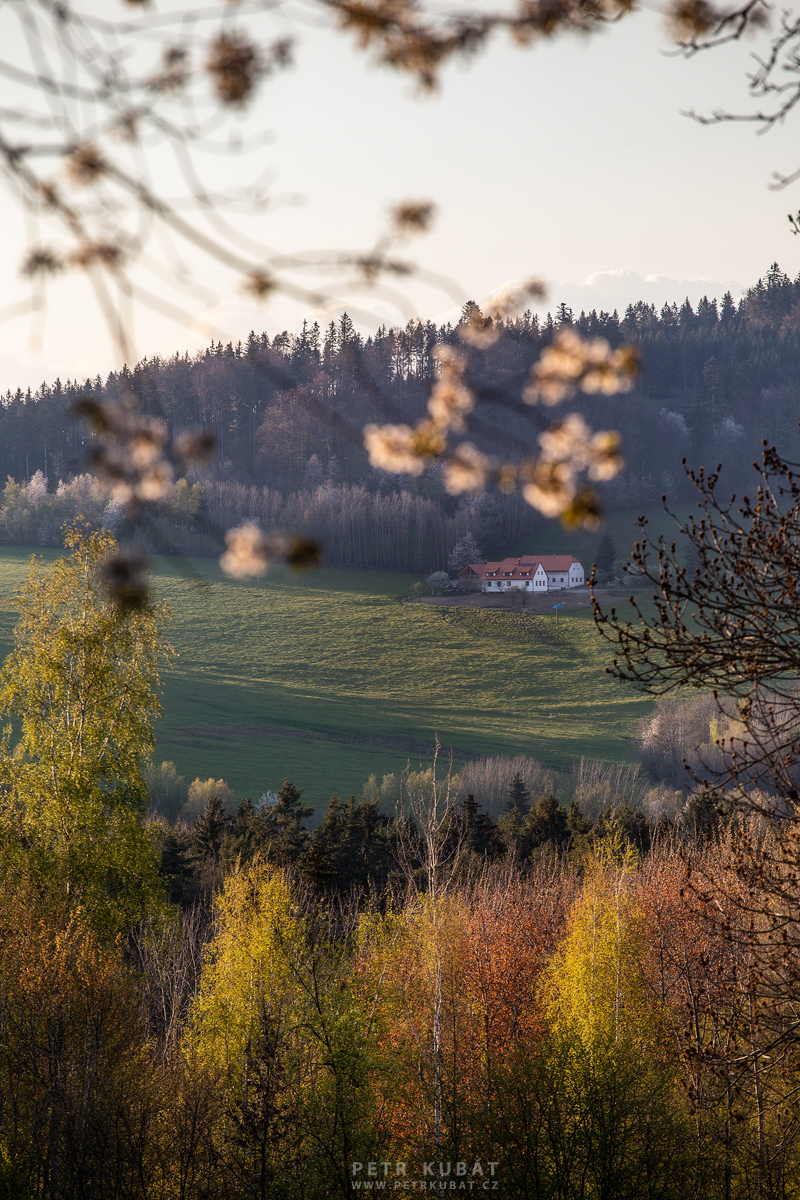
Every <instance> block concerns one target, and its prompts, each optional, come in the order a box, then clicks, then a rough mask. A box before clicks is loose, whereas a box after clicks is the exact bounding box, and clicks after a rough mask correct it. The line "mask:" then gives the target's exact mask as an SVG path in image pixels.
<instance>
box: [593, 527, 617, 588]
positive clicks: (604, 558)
mask: <svg viewBox="0 0 800 1200" xmlns="http://www.w3.org/2000/svg"><path fill="white" fill-rule="evenodd" d="M617 557H618V556H617V547H616V546H615V545H614V542H613V540H612V538H611V537H610V536H609V534H607V533H604V534H603V536H602V537H601V538H600V541H599V542H598V543H597V549H596V550H595V554H594V561H595V565H596V566H597V576H598V579H600V580H601V581H603V582H604V581H606V580H607V579H608V578H609V576H611V575H613V574H614V563H615V562H616V561H617Z"/></svg>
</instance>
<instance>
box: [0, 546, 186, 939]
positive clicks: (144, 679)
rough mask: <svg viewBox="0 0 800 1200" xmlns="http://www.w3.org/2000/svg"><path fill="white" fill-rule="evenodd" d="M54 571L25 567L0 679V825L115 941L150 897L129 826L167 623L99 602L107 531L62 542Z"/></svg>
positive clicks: (148, 865)
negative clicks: (0, 730)
mask: <svg viewBox="0 0 800 1200" xmlns="http://www.w3.org/2000/svg"><path fill="white" fill-rule="evenodd" d="M66 544H67V547H68V548H69V549H70V550H71V551H72V553H71V555H70V556H69V557H67V558H61V559H58V560H57V561H56V562H55V563H54V564H53V565H52V567H50V568H47V569H45V568H43V567H42V566H41V565H40V564H39V563H37V561H36V560H35V559H33V560H32V561H31V573H30V576H29V579H28V581H27V583H25V584H24V585H23V586H22V588H20V590H19V592H18V595H17V600H16V604H17V607H18V609H19V619H18V622H17V627H16V631H15V637H14V642H15V648H14V651H13V653H12V654H11V655H9V657H8V659H7V660H6V663H5V665H4V667H3V669H2V671H1V672H0V714H2V715H5V716H6V717H10V718H11V723H10V724H9V725H8V726H7V728H6V730H5V733H4V738H3V744H2V755H0V788H2V792H3V800H4V805H3V813H2V816H3V820H4V821H5V823H6V825H7V826H10V827H11V828H12V829H14V830H16V832H17V834H18V836H20V837H22V838H23V839H24V840H25V843H26V844H27V845H29V846H36V847H37V848H38V853H39V855H40V859H41V863H42V867H43V869H47V870H48V871H50V872H52V873H53V875H54V877H55V878H57V879H59V880H61V881H62V882H63V883H64V884H66V885H67V887H68V888H69V890H70V892H71V894H72V895H73V896H74V897H75V898H76V900H78V901H80V902H82V903H85V904H86V905H87V906H88V908H89V911H91V912H92V913H93V915H94V917H95V919H96V922H97V925H98V928H100V929H102V930H103V931H104V932H106V933H109V934H111V933H113V932H115V931H116V930H118V929H128V928H129V927H130V925H131V924H132V923H134V922H135V921H136V920H137V919H138V917H139V915H141V911H142V908H143V907H144V906H145V905H146V904H147V903H148V902H149V899H152V898H153V896H154V895H155V894H157V893H158V891H159V887H158V883H157V873H156V860H155V856H154V852H153V848H152V846H151V842H150V838H149V835H148V834H147V832H146V831H145V830H144V829H143V827H142V824H141V818H142V816H143V815H144V811H145V804H146V800H147V788H146V785H145V781H144V777H143V774H142V766H143V760H144V759H145V757H147V756H149V755H150V753H151V752H152V748H153V744H154V736H153V721H154V719H155V718H156V717H157V716H158V715H159V714H160V711H161V706H160V702H159V698H158V691H159V688H160V676H159V673H158V665H159V660H161V659H163V658H164V657H166V655H167V654H168V653H169V647H168V646H167V644H166V643H165V642H164V640H163V637H162V629H163V626H164V624H165V623H166V621H167V619H168V617H167V612H166V610H165V609H164V608H163V607H161V608H155V607H153V606H151V605H144V606H142V607H141V608H139V609H137V610H136V611H134V612H129V613H125V614H123V613H121V612H120V610H119V609H118V607H117V606H116V605H114V604H113V602H112V601H110V600H109V599H108V598H107V596H106V593H105V591H104V588H103V584H102V577H103V570H104V564H105V563H106V562H107V561H108V559H109V558H111V557H112V556H113V555H114V554H115V553H116V551H117V549H118V548H117V544H116V541H115V539H114V537H113V535H112V534H111V533H109V532H107V531H102V532H99V533H92V534H89V535H84V534H83V533H82V532H81V530H80V529H79V528H78V527H77V526H76V527H73V528H72V529H71V530H69V531H68V533H67V537H66Z"/></svg>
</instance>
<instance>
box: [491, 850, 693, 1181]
mask: <svg viewBox="0 0 800 1200" xmlns="http://www.w3.org/2000/svg"><path fill="white" fill-rule="evenodd" d="M635 866H636V858H635V854H634V852H633V851H632V850H631V849H630V848H629V847H627V846H626V845H625V843H624V840H623V839H622V837H621V836H620V833H619V830H618V829H615V828H613V827H612V830H611V832H610V835H609V836H608V837H606V838H605V839H603V841H602V842H600V844H599V845H597V846H596V847H595V849H594V852H593V856H592V858H591V859H590V860H589V862H588V863H587V866H586V871H585V875H584V879H583V885H582V888H581V891H580V894H579V895H578V897H577V899H576V900H575V902H574V904H573V905H572V908H571V910H570V912H569V915H568V920H567V928H566V932H565V935H564V937H563V939H562V941H561V944H560V945H559V946H558V948H557V949H556V951H555V953H554V954H553V955H552V958H551V960H550V963H549V964H548V967H547V969H546V971H545V974H544V983H543V988H542V1002H543V1008H544V1010H545V1013H546V1018H547V1026H548V1028H547V1032H546V1033H545V1034H544V1036H543V1037H542V1038H541V1040H539V1041H534V1042H528V1044H518V1045H517V1046H516V1047H515V1048H513V1049H512V1050H511V1052H510V1053H509V1054H508V1055H507V1058H506V1062H505V1064H504V1066H505V1070H504V1072H503V1073H502V1077H501V1078H500V1080H499V1082H498V1100H497V1103H496V1105H495V1107H494V1113H493V1121H492V1128H493V1133H494V1138H495V1140H496V1142H497V1144H498V1145H500V1146H502V1147H503V1150H504V1154H505V1157H506V1161H507V1163H508V1170H507V1178H506V1181H505V1186H506V1190H507V1191H509V1192H510V1193H511V1194H512V1195H520V1196H523V1195H524V1196H525V1197H547V1198H548V1200H553V1198H555V1197H559V1198H562V1200H610V1198H611V1197H613V1198H614V1200H640V1198H641V1197H650V1198H651V1200H655V1198H656V1197H659V1198H663V1200H668V1198H674V1200H678V1197H683V1196H685V1195H691V1194H693V1192H692V1191H691V1187H690V1186H689V1187H688V1188H687V1186H686V1185H687V1178H688V1176H687V1162H688V1163H691V1155H690V1153H689V1150H688V1147H689V1145H690V1138H689V1137H688V1136H687V1133H688V1129H687V1125H686V1122H685V1111H684V1108H685V1105H684V1101H683V1098H682V1096H681V1094H680V1091H679V1088H678V1072H677V1052H676V1050H675V1048H674V1046H673V1044H672V1043H671V1041H670V1026H669V1022H668V1021H667V1020H666V1017H665V1014H664V1013H663V1012H662V1009H661V1007H660V1004H659V1001H658V999H657V997H655V996H654V995H653V994H652V992H651V991H650V989H649V987H648V984H647V979H646V973H645V971H644V970H643V968H644V965H645V963H646V955H647V944H646V941H645V939H644V937H643V933H642V928H641V920H640V915H639V912H638V910H637V907H636V904H635V901H634V899H633V895H632V884H633V879H634V875H635ZM688 1174H689V1175H690V1174H691V1169H690V1167H689V1168H688Z"/></svg>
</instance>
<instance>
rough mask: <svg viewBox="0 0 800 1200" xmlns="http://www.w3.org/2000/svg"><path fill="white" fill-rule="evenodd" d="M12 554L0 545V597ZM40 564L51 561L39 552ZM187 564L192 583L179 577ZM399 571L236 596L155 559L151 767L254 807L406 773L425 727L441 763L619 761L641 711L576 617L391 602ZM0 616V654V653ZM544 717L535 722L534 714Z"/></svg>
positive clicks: (20, 561)
mask: <svg viewBox="0 0 800 1200" xmlns="http://www.w3.org/2000/svg"><path fill="white" fill-rule="evenodd" d="M29 555H30V550H27V549H24V548H21V547H3V548H1V549H0V598H2V599H3V600H4V601H5V600H7V599H8V598H9V596H10V594H11V592H12V589H13V587H14V585H15V584H16V583H18V582H19V581H20V580H21V579H22V578H23V576H24V574H25V570H26V564H27V561H28V558H29ZM44 557H45V558H46V559H47V560H48V561H50V560H51V559H52V558H53V557H55V554H54V552H52V551H46V552H45V554H44ZM185 565H191V566H192V567H193V568H194V569H195V570H196V571H197V574H198V576H199V577H200V578H201V579H202V580H204V581H206V582H207V585H208V586H205V587H198V586H197V584H196V582H194V581H193V580H192V579H191V578H189V577H187V575H186V574H185V573H183V571H182V568H183V567H184V566H185ZM412 581H413V577H412V576H404V575H396V574H389V573H384V572H375V571H338V570H331V569H323V570H321V571H319V572H317V573H315V574H310V575H306V576H301V577H299V578H297V577H291V576H277V575H276V576H274V577H272V578H270V579H269V580H268V581H267V582H266V583H262V586H261V590H260V592H259V591H257V590H256V588H255V587H254V585H252V584H244V583H239V582H236V581H233V580H230V579H227V578H225V577H224V576H223V575H222V573H221V571H219V569H218V568H217V566H216V564H215V563H213V562H211V561H209V560H195V561H194V562H192V563H191V564H182V563H181V562H180V561H176V560H164V559H162V560H159V562H158V564H157V571H156V592H157V595H159V596H161V597H164V598H165V599H166V600H167V601H168V603H169V605H170V607H171V609H172V613H173V617H174V620H173V624H172V626H171V629H170V638H171V640H172V642H173V644H174V646H175V648H176V650H177V652H178V657H177V659H176V661H175V664H174V667H173V668H172V669H171V670H170V671H169V672H168V673H167V675H166V678H165V691H164V710H165V715H164V718H163V720H162V721H161V722H160V723H159V725H158V727H157V736H158V750H157V754H158V756H159V758H165V759H171V760H173V761H174V762H175V763H176V765H177V767H178V770H179V771H180V772H181V773H184V774H187V775H189V777H190V778H193V777H194V776H195V775H200V776H202V777H208V776H209V775H212V774H213V775H214V776H215V777H217V778H218V777H220V776H222V777H224V778H225V779H226V780H227V781H228V783H229V784H230V785H231V787H232V788H233V789H234V791H235V792H236V794H237V795H239V796H241V795H253V796H255V795H259V794H260V793H261V792H262V791H263V790H265V789H267V788H274V787H276V785H279V784H280V783H281V781H282V780H283V777H284V776H285V775H288V776H289V777H290V778H291V779H292V780H293V781H294V782H296V783H297V784H298V785H299V786H302V787H305V788H306V796H307V798H308V799H309V800H310V801H311V802H313V803H315V804H319V803H321V802H323V801H324V800H326V799H327V796H328V795H329V793H330V792H331V791H334V790H335V791H337V792H340V793H344V794H345V795H346V794H348V793H349V792H350V791H358V789H359V788H360V787H361V785H362V784H363V782H364V781H365V780H366V779H367V778H368V776H369V775H370V774H372V773H373V772H375V773H377V774H378V775H380V774H381V773H383V772H390V771H394V770H397V769H400V768H402V767H403V766H404V765H405V763H406V761H407V760H409V759H410V760H411V762H412V763H413V764H417V763H418V762H419V760H420V758H422V757H426V756H427V755H428V753H429V751H430V747H431V744H432V742H433V737H434V731H435V730H438V732H439V737H440V739H441V742H442V745H443V747H444V748H445V749H446V750H449V749H450V748H452V750H453V756H454V760H455V762H456V764H459V763H461V762H463V760H464V758H465V757H473V756H477V755H481V754H516V753H525V754H530V755H533V756H535V757H537V758H540V759H542V760H543V761H544V762H546V763H548V764H550V765H553V766H558V767H567V766H568V765H569V763H570V762H571V761H572V760H573V759H574V758H576V757H579V756H580V755H582V754H585V755H587V756H590V757H595V758H609V759H614V760H623V761H626V760H629V759H630V758H632V753H631V749H630V745H629V743H628V741H627V739H628V738H629V737H631V736H632V735H634V734H635V732H636V726H637V721H638V720H639V719H640V718H641V717H642V716H644V715H645V713H646V712H648V711H649V709H650V703H649V702H648V701H646V700H643V699H641V698H640V697H638V696H637V695H636V693H634V692H633V691H631V690H627V689H624V688H622V687H621V686H620V685H618V684H616V683H614V682H613V681H612V680H610V679H609V678H608V677H607V676H606V675H605V674H604V672H603V665H604V661H605V656H606V650H605V648H604V647H603V645H602V643H600V642H599V640H598V639H597V637H596V634H595V631H594V626H593V624H592V621H591V617H590V615H589V612H588V610H587V609H585V610H582V611H581V612H578V613H574V614H570V616H569V618H568V619H562V620H561V622H560V625H559V629H558V631H556V629H555V622H554V621H553V619H552V618H550V617H541V616H539V617H530V616H527V615H523V614H517V613H491V612H487V613H479V612H470V613H467V614H463V616H462V615H459V616H458V617H456V618H454V617H453V615H452V614H451V613H450V610H447V609H441V608H434V607H432V606H428V605H423V604H412V603H402V604H401V603H398V601H397V596H399V595H401V594H407V593H408V588H409V585H410V583H411V582H412ZM13 623H14V616H13V612H12V611H9V610H8V608H5V609H4V611H3V613H2V618H1V624H0V636H1V637H2V642H1V643H0V653H2V654H3V655H5V653H7V651H8V649H9V648H10V641H11V631H12V629H13ZM551 713H552V714H553V715H552V716H551V715H550V714H551Z"/></svg>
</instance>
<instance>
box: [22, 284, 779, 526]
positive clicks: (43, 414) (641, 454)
mask: <svg viewBox="0 0 800 1200" xmlns="http://www.w3.org/2000/svg"><path fill="white" fill-rule="evenodd" d="M471 307H473V306H472V305H467V306H465V312H467V311H468V310H469V309H470V308H471ZM566 325H574V326H575V327H576V328H577V329H578V330H579V331H580V332H581V333H582V334H584V335H585V336H602V337H604V338H607V339H608V341H609V342H611V343H612V345H618V344H621V343H633V344H635V345H638V346H639V347H640V349H641V356H642V375H641V380H640V384H639V386H638V388H637V391H636V392H635V393H633V394H630V395H627V396H623V397H617V398H613V399H611V400H606V399H595V398H592V399H584V400H583V401H581V402H580V403H576V405H574V406H573V407H578V408H581V409H582V410H583V411H584V412H585V414H586V416H587V419H588V420H589V421H590V422H592V423H594V424H595V425H602V426H603V427H612V428H616V429H618V430H619V431H620V432H621V433H622V436H623V442H624V447H625V453H626V457H627V460H628V464H629V469H628V471H626V472H625V474H624V475H623V476H622V477H621V479H620V480H618V481H615V482H614V483H613V484H611V485H609V487H608V492H607V495H606V503H607V504H609V505H611V506H613V507H627V506H629V505H638V504H647V503H650V502H653V501H655V500H656V499H657V497H658V496H659V495H660V494H661V492H662V491H667V492H668V493H671V494H674V495H675V496H676V498H678V499H680V498H681V495H682V489H683V488H684V487H685V484H684V483H683V479H682V472H681V468H680V460H681V457H682V456H684V455H685V456H686V457H687V458H688V459H689V461H690V462H693V463H700V462H704V463H705V464H707V465H709V464H710V465H713V464H715V463H716V462H718V461H720V460H722V461H724V462H725V464H726V468H727V469H729V470H730V471H731V472H732V474H731V476H730V481H731V483H732V484H734V486H739V484H740V478H741V468H742V467H744V466H746V464H747V463H749V462H750V461H751V460H752V458H753V457H754V456H755V454H757V452H758V448H759V445H760V441H761V438H762V437H766V438H768V439H769V440H770V441H773V442H777V444H778V446H779V448H780V449H781V451H782V452H783V453H784V454H786V455H787V456H788V457H790V458H797V457H798V453H797V451H798V450H800V444H798V434H797V421H798V415H800V414H799V413H798V405H797V396H798V390H799V389H798V382H797V381H798V379H800V276H798V278H797V279H795V280H791V279H790V278H789V277H788V276H787V275H785V274H784V273H783V272H782V271H781V270H780V268H779V267H778V265H777V264H773V266H772V267H771V268H770V270H769V271H768V272H767V274H766V275H765V276H764V277H763V278H762V279H759V281H758V282H757V283H756V284H755V286H754V287H751V288H750V289H749V290H748V291H747V292H746V294H745V295H744V297H743V298H742V299H741V300H740V301H739V302H738V304H737V303H735V302H734V300H733V299H732V297H731V295H730V293H728V294H726V295H725V296H723V297H722V298H721V299H720V300H717V299H708V298H703V300H701V301H700V303H699V304H698V306H697V309H696V310H695V309H693V308H692V306H691V304H690V303H689V301H688V300H686V301H685V302H684V303H683V305H681V306H680V307H679V306H677V305H672V306H670V305H665V306H664V307H663V308H662V309H661V311H660V312H657V311H656V309H655V307H654V306H653V305H648V304H646V303H644V302H639V303H637V304H633V305H630V306H629V307H628V309H627V310H626V311H625V313H624V315H623V316H622V317H620V316H619V314H618V313H617V312H616V311H615V312H613V313H606V312H599V313H598V312H595V311H593V312H591V313H588V314H587V313H581V314H580V315H579V316H577V315H576V314H574V313H573V312H572V311H571V310H570V309H569V308H568V307H567V306H566V305H563V304H562V305H559V306H558V308H557V310H556V312H555V314H554V315H551V314H548V316H547V318H546V319H545V320H541V319H540V318H538V317H537V316H535V315H533V314H531V313H530V312H527V313H525V314H524V315H523V316H521V317H518V318H515V319H512V320H507V321H505V322H504V323H503V324H502V327H501V329H500V334H501V336H500V337H499V338H498V340H497V341H496V342H495V343H494V344H493V345H492V346H490V347H489V348H487V349H483V350H476V349H469V350H468V353H469V357H470V367H469V372H470V379H471V382H472V383H473V386H475V387H476V389H477V390H478V392H479V394H480V389H481V387H483V388H486V389H498V388H501V389H507V391H508V393H509V394H511V395H516V396H519V393H520V390H521V387H522V384H523V382H524V380H525V378H526V375H527V373H528V371H529V368H530V366H531V364H532V363H533V362H534V361H535V360H536V358H537V357H538V355H539V353H540V352H541V349H542V347H543V346H545V345H546V344H547V343H548V342H549V341H550V340H551V339H552V337H553V336H554V333H555V332H556V331H557V330H558V329H559V328H562V327H564V326H566ZM443 341H444V342H458V344H459V345H460V344H461V342H460V338H459V326H458V325H456V326H451V325H449V324H448V325H445V326H443V327H437V326H436V325H434V324H432V323H431V322H420V321H418V322H410V323H409V324H408V325H407V326H406V328H405V329H385V328H382V329H380V330H378V332H377V333H376V334H375V335H374V336H372V337H369V338H367V339H366V340H365V339H363V338H362V337H361V336H360V335H359V334H358V333H357V332H356V330H355V328H354V326H353V323H352V321H351V320H350V318H349V317H348V316H347V315H346V314H345V315H344V316H343V317H342V318H341V320H340V321H339V322H338V324H334V323H331V324H330V325H329V327H328V328H327V330H325V331H324V332H323V331H322V330H320V328H319V327H318V326H317V325H313V326H308V325H307V324H304V326H303V329H302V331H301V332H300V333H299V334H290V333H287V332H284V333H281V334H279V335H278V336H276V337H275V338H273V339H272V341H270V339H269V338H268V337H267V335H266V334H256V333H251V334H250V335H249V337H248V338H247V340H246V341H245V342H242V343H239V344H238V345H231V344H229V345H227V346H223V345H221V344H218V345H212V347H211V348H210V349H208V350H207V351H205V352H204V353H202V354H199V355H197V356H196V357H194V358H190V357H189V356H183V357H180V356H176V357H174V358H172V359H169V360H160V359H153V360H147V359H145V360H143V361H142V362H140V363H138V364H137V365H136V366H135V367H134V368H133V370H128V369H127V368H126V369H125V370H123V371H122V372H120V373H118V374H111V375H110V376H109V377H108V379H107V380H106V381H105V383H104V382H103V381H102V380H101V379H100V378H97V379H95V380H88V381H86V382H84V383H81V384H77V383H74V382H72V383H69V382H68V383H66V384H61V383H56V384H55V385H53V386H52V387H47V386H43V387H41V388H40V389H39V390H38V391H37V392H36V393H30V392H27V393H23V392H20V391H18V392H17V393H16V394H12V393H11V392H7V393H6V395H5V396H4V398H3V400H2V407H0V471H1V472H2V475H3V476H7V475H10V476H13V477H14V478H15V479H17V480H22V479H24V478H29V477H30V476H31V475H32V474H33V473H34V472H35V471H37V470H42V471H44V473H45V474H46V475H48V476H49V478H50V479H51V481H52V480H57V479H58V478H60V477H66V476H68V475H69V474H70V473H72V472H74V471H77V470H79V469H80V466H81V460H82V452H83V449H84V445H83V434H82V432H81V430H80V428H79V427H78V426H76V424H75V422H74V421H73V420H72V419H71V418H70V416H69V408H70V405H71V403H72V401H73V400H74V398H75V396H76V395H77V394H78V393H79V392H81V393H82V392H86V391H90V392H94V393H96V394H97V393H100V394H104V395H106V396H110V397H114V396H117V395H120V394H122V393H123V392H125V391H129V390H130V389H133V391H134V392H135V393H136V394H137V396H138V397H139V398H140V401H141V403H142V405H143V407H144V408H145V409H146V410H148V411H151V412H154V413H159V414H162V415H163V416H165V417H166V418H167V420H168V421H170V422H171V423H173V424H174V425H175V426H179V427H189V428H194V429H200V428H206V429H212V430H213V431H214V433H215V435H216V443H217V452H216V461H215V463H214V472H215V474H216V477H217V478H218V479H220V478H224V479H227V480H235V481H237V482H239V483H246V484H252V483H256V484H267V485H269V487H270V488H273V489H277V490H279V491H281V492H283V493H284V494H286V493H287V492H290V491H292V490H295V489H297V488H299V487H303V486H307V485H308V484H314V483H318V482H321V481H322V479H323V478H324V477H325V475H326V473H327V475H328V476H330V477H332V478H333V479H335V480H336V479H338V480H341V481H342V482H344V483H346V482H359V483H366V484H367V486H368V487H373V488H375V487H377V488H383V489H386V488H389V490H395V488H396V486H397V482H396V481H395V480H389V479H380V478H379V475H380V473H379V472H370V471H369V468H368V466H367V461H366V456H365V454H364V451H363V449H362V448H361V446H360V444H359V443H358V440H357V439H352V438H349V437H348V436H347V432H346V430H344V428H343V425H344V422H345V421H346V423H347V425H348V426H349V427H351V428H355V429H356V430H357V429H359V428H360V426H361V425H363V423H364V422H365V421H368V420H374V419H381V420H385V419H387V418H386V413H387V411H389V409H390V408H391V406H396V409H399V410H403V412H405V413H406V414H408V416H409V417H412V418H413V417H416V416H417V415H419V414H420V413H421V411H422V410H423V408H424V404H425V400H426V397H427V394H428V391H429V388H430V384H431V381H432V378H433V359H432V355H431V351H432V348H433V347H434V346H435V344H436V343H437V342H443ZM320 402H321V403H323V404H324V405H325V406H327V407H328V409H332V410H333V411H334V413H336V414H339V416H340V417H341V418H343V419H344V420H343V421H342V422H340V425H339V427H338V428H337V427H335V426H334V425H332V424H331V423H330V422H329V421H326V420H323V419H322V418H321V416H320ZM376 404H379V406H380V407H376ZM481 407H482V411H481V413H480V415H481V416H483V417H484V419H487V420H490V421H493V422H494V424H495V426H497V425H498V424H499V425H502V427H503V429H504V432H505V433H507V434H511V435H512V436H513V435H514V434H515V433H517V432H521V429H522V427H521V425H520V426H517V424H516V423H517V422H518V421H519V418H518V417H516V416H514V415H513V413H511V412H510V411H509V410H507V409H498V408H497V407H495V406H488V405H487V404H485V403H484V404H483V405H482V406H481ZM434 482H435V481H434ZM402 483H403V486H404V487H409V486H411V488H412V490H414V488H415V487H416V488H417V489H424V488H428V489H430V488H431V486H432V484H431V481H430V480H423V481H421V482H419V483H416V484H414V485H412V484H411V481H408V480H404V481H402Z"/></svg>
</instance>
